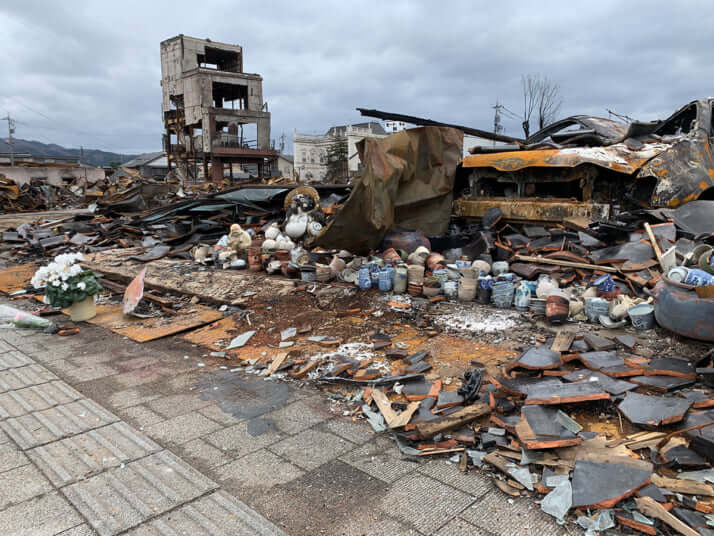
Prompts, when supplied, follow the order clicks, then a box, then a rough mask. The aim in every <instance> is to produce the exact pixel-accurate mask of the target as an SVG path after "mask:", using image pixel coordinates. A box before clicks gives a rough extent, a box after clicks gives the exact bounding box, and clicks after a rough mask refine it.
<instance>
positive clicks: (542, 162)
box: [463, 143, 670, 175]
mask: <svg viewBox="0 0 714 536" xmlns="http://www.w3.org/2000/svg"><path fill="white" fill-rule="evenodd" d="M669 147H670V146H669V145H668V144H666V143H647V144H644V145H643V146H642V148H641V149H640V150H637V151H633V150H632V149H630V148H628V147H627V146H626V145H625V144H624V143H617V144H615V145H610V146H609V147H571V148H567V149H542V150H541V149H539V150H533V151H512V152H507V153H492V154H477V155H472V156H467V157H465V158H464V164H463V165H464V167H465V168H484V167H490V168H494V169H497V170H498V171H518V170H521V169H524V168H530V167H555V168H558V167H575V166H579V165H582V164H593V165H596V166H599V167H603V168H607V169H611V170H613V171H617V172H619V173H625V174H627V175H631V174H633V173H635V172H636V171H637V170H638V169H639V168H640V167H641V166H642V165H643V164H644V163H645V162H647V161H648V160H649V159H651V158H654V157H655V156H657V155H659V154H660V153H662V152H663V151H665V150H667V149H668V148H669Z"/></svg>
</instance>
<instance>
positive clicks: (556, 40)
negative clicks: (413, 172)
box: [0, 0, 714, 152]
mask: <svg viewBox="0 0 714 536" xmlns="http://www.w3.org/2000/svg"><path fill="white" fill-rule="evenodd" d="M658 3H659V4H660V5H659V6H657V4H658ZM479 4H480V5H479ZM160 6H162V7H160ZM707 6H709V7H707ZM0 14H1V16H0V50H2V54H1V55H0V73H2V74H1V76H0V81H1V82H2V83H0V112H2V115H3V116H4V115H5V112H8V111H9V112H10V113H11V114H12V115H13V116H14V117H16V118H17V121H18V124H17V132H16V135H17V137H20V138H24V139H34V140H38V141H43V142H53V143H58V144H60V145H64V146H67V147H77V146H79V145H83V146H84V147H86V148H98V149H105V150H112V151H117V152H144V151H155V150H160V148H161V134H162V127H163V126H162V120H161V87H160V85H159V80H160V76H161V75H160V72H161V71H160V62H159V43H160V42H161V41H162V40H164V39H166V38H169V37H172V36H174V35H177V34H179V33H183V34H185V35H191V36H195V37H200V38H204V37H207V38H210V39H212V40H214V41H222V42H226V43H236V44H240V45H243V47H244V68H245V71H246V72H257V73H260V74H261V75H262V76H263V79H264V80H263V94H264V98H265V100H267V102H268V106H269V109H270V111H271V112H272V137H273V138H278V137H279V136H280V135H281V134H283V133H284V134H285V135H286V136H287V138H288V139H289V140H291V139H292V135H293V131H294V130H296V129H297V131H298V132H305V133H322V132H324V131H326V130H327V129H328V128H329V127H330V126H331V125H335V124H346V123H356V122H360V121H363V119H361V118H360V116H359V114H358V113H357V112H356V111H355V107H357V106H360V107H367V108H378V109H382V110H387V111H395V112H400V113H406V114H411V115H420V116H423V117H429V118H432V119H437V120H442V121H447V122H455V123H459V124H464V125H470V126H474V127H477V128H482V129H488V130H491V129H492V127H493V109H492V106H493V105H494V104H495V103H496V102H497V101H500V102H501V103H502V104H504V105H505V106H507V107H508V109H510V110H512V111H513V112H515V113H516V114H518V113H521V111H522V110H521V108H522V103H521V95H520V91H521V90H520V79H521V75H522V74H524V73H543V74H545V75H547V76H549V77H550V78H551V79H552V80H554V81H555V82H557V83H558V84H559V85H560V88H561V93H562V97H563V106H562V109H561V115H562V116H567V115H573V114H579V113H585V114H592V115H601V116H607V112H606V108H609V109H611V110H614V111H616V112H619V113H623V114H627V115H629V116H634V117H637V118H639V119H643V120H647V119H655V118H658V117H665V116H667V115H669V114H670V113H671V112H672V111H673V110H674V109H675V108H677V107H679V106H681V105H682V104H684V103H686V102H688V101H690V100H692V99H694V98H697V97H703V96H708V95H710V94H711V93H713V92H712V88H711V85H710V83H709V82H710V81H711V80H712V69H713V67H714V61H712V59H713V55H714V10H712V9H711V4H709V3H708V2H685V1H678V2H653V1H647V2H637V1H629V2H622V1H619V2H615V1H606V0H599V1H598V2H587V3H584V2H583V3H581V2H572V1H569V2H547V1H539V2H528V3H526V2H508V1H503V0H501V1H499V2H474V1H464V2H450V1H448V0H447V1H442V2H428V1H424V2H406V1H390V2H385V1H381V2H371V1H369V0H362V1H360V2H357V3H355V2H310V1H306V0H303V1H299V2H298V1H295V0H291V1H285V2H270V1H267V0H264V1H261V2H257V1H253V2H242V1H213V0H203V1H201V2H196V1H192V2H187V1H183V0H173V1H172V2H161V1H155V2H150V1H143V2H134V1H129V0H122V1H120V2H116V1H113V2H106V1H103V2H100V1H89V0H88V1H86V2H73V1H71V0H64V1H62V2H50V1H44V2H42V1H33V0H20V1H15V0H4V1H3V2H2V3H1V5H0ZM505 127H506V133H507V134H510V135H514V136H518V135H520V134H521V131H520V125H519V122H517V121H513V120H506V121H505ZM6 128H7V125H6V123H4V122H3V123H2V124H0V132H2V135H3V136H5V135H6V134H5V132H6Z"/></svg>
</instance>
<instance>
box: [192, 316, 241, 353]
mask: <svg viewBox="0 0 714 536" xmlns="http://www.w3.org/2000/svg"><path fill="white" fill-rule="evenodd" d="M248 329H250V328H249V327H248V325H247V324H246V323H245V322H243V321H241V320H240V319H239V318H238V317H236V316H226V317H225V318H221V319H220V320H218V321H216V322H213V323H211V324H209V325H207V326H204V327H202V328H200V329H195V330H193V331H190V332H188V333H186V334H185V335H183V337H182V338H183V340H185V341H187V342H190V343H191V344H198V345H199V346H204V347H206V348H210V349H211V350H215V351H217V352H220V351H223V350H225V347H226V346H228V343H230V341H231V340H232V339H233V338H234V337H235V336H236V335H238V334H239V333H240V332H241V331H246V330H248ZM219 342H220V343H221V344H218V343H219Z"/></svg>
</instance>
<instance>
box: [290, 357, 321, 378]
mask: <svg viewBox="0 0 714 536" xmlns="http://www.w3.org/2000/svg"><path fill="white" fill-rule="evenodd" d="M323 361H324V359H315V360H313V361H310V362H308V363H307V364H306V365H304V366H303V367H302V368H301V369H300V370H297V371H295V372H291V373H290V376H291V377H292V378H295V379H296V380H301V379H303V378H304V377H305V376H307V373H308V372H310V371H311V370H313V369H316V368H317V367H319V366H320V365H321V364H322V362H323Z"/></svg>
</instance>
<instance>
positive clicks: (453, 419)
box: [415, 402, 491, 439]
mask: <svg viewBox="0 0 714 536" xmlns="http://www.w3.org/2000/svg"><path fill="white" fill-rule="evenodd" d="M489 413H491V408H489V407H488V404H483V403H480V402H479V403H477V404H472V405H470V406H466V407H465V408H463V409H460V410H458V411H455V412H454V413H452V414H451V415H448V416H446V417H442V418H440V419H438V420H435V421H429V422H424V423H418V424H417V425H416V427H415V428H416V432H417V434H418V435H419V437H420V438H421V439H428V438H430V437H432V436H434V435H436V434H438V433H441V432H445V431H446V430H452V429H453V428H458V427H460V426H463V425H464V424H466V423H469V422H471V421H473V420H475V419H478V418H479V417H482V416H484V415H488V414H489Z"/></svg>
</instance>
